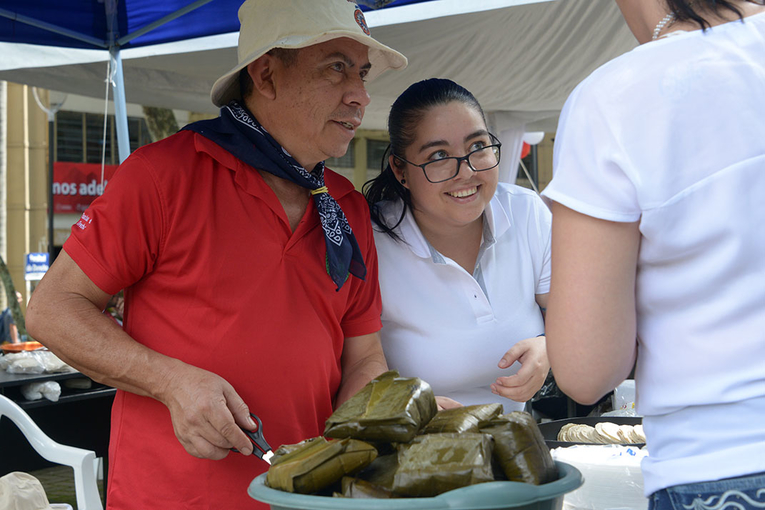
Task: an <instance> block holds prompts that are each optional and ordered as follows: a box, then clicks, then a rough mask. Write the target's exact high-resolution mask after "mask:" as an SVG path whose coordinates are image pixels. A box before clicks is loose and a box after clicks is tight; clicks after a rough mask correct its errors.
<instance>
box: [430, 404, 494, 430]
mask: <svg viewBox="0 0 765 510" xmlns="http://www.w3.org/2000/svg"><path fill="white" fill-rule="evenodd" d="M500 414H502V404H478V405H472V406H465V407H455V408H453V409H444V410H443V411H438V412H437V413H436V415H435V416H434V417H433V419H432V420H430V422H428V424H427V425H425V428H423V429H422V430H421V431H420V433H421V434H436V433H439V432H455V433H457V432H478V429H479V428H480V427H483V426H485V425H486V424H487V422H489V421H490V420H491V419H492V418H496V417H497V416H499V415H500Z"/></svg>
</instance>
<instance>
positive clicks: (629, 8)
mask: <svg viewBox="0 0 765 510" xmlns="http://www.w3.org/2000/svg"><path fill="white" fill-rule="evenodd" d="M617 4H618V6H619V8H620V9H621V11H622V14H623V15H624V18H625V20H626V21H627V24H628V25H629V27H630V29H631V30H632V32H633V34H634V35H635V37H636V38H637V39H638V41H639V42H640V43H641V45H640V46H638V47H637V48H635V49H634V50H633V51H631V52H629V53H627V54H625V55H622V56H620V57H618V58H616V59H614V60H613V61H611V62H609V63H607V64H606V65H604V66H602V67H601V68H600V69H598V70H596V71H595V72H594V73H593V74H592V75H590V76H589V77H588V78H587V79H585V80H584V81H583V82H582V83H581V84H580V85H579V86H578V87H577V88H576V89H575V90H574V91H573V92H572V94H571V95H570V97H569V99H568V101H567V103H566V105H565V107H564V109H563V111H562V114H561V118H560V124H559V129H558V132H557V137H556V140H555V155H554V174H553V175H554V177H553V180H552V183H551V184H550V185H549V186H548V187H547V189H546V190H545V191H544V193H543V194H544V195H546V196H547V197H548V198H550V199H552V200H553V201H554V204H553V247H554V250H553V251H554V254H553V272H552V274H553V277H552V284H551V293H550V306H549V312H548V322H547V333H548V349H549V353H550V361H551V363H552V367H553V371H554V372H555V376H556V381H557V382H558V384H559V386H560V388H561V389H562V390H563V391H564V392H565V393H566V394H568V395H570V396H571V397H572V398H574V399H576V400H578V401H580V402H583V403H590V402H594V401H596V400H597V399H598V398H599V397H600V396H601V395H603V394H605V393H606V392H608V391H610V390H611V389H613V388H614V387H615V386H617V385H618V384H619V383H620V382H621V381H622V380H623V379H624V378H625V377H627V375H628V374H629V373H630V371H631V370H632V368H633V364H634V363H635V360H636V359H637V366H636V368H635V381H636V386H637V411H638V412H639V413H640V414H641V415H643V424H644V429H645V434H646V439H647V446H648V451H649V452H650V453H649V456H648V457H647V458H646V459H645V460H644V461H643V464H642V469H643V477H644V488H645V493H646V495H647V496H649V497H650V508H653V509H656V510H665V509H677V510H681V509H698V510H702V509H711V508H717V509H722V508H738V509H753V508H765V434H763V430H764V429H763V425H762V420H763V417H764V416H765V349H763V346H764V345H765V285H762V283H761V281H762V275H763V274H765V202H763V199H762V197H764V196H765V137H763V132H765V6H763V4H762V2H759V1H744V0H728V1H723V0H716V1H714V0H695V1H690V0H666V1H664V0H661V1H660V0H650V1H649V0H644V1H642V2H636V1H634V0H617Z"/></svg>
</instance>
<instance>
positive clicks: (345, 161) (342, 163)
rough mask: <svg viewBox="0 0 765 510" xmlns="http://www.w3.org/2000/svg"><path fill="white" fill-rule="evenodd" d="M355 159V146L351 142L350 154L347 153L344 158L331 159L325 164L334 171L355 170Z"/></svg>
mask: <svg viewBox="0 0 765 510" xmlns="http://www.w3.org/2000/svg"><path fill="white" fill-rule="evenodd" d="M355 159H356V150H355V144H354V143H353V142H351V143H349V144H348V152H346V153H345V155H344V156H340V157H339V158H329V159H327V160H326V161H325V164H326V165H327V167H329V168H331V169H332V170H337V169H338V168H353V166H354V164H353V162H354V160H355Z"/></svg>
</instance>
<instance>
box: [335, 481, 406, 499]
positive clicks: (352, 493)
mask: <svg viewBox="0 0 765 510" xmlns="http://www.w3.org/2000/svg"><path fill="white" fill-rule="evenodd" d="M340 483H341V486H342V488H343V492H342V497H344V498H353V499H390V498H392V497H393V493H392V492H391V491H390V490H389V489H386V488H384V487H380V486H379V485H375V484H373V483H370V482H367V481H366V480H361V479H360V478H353V477H350V476H344V477H343V479H342V480H341V482H340Z"/></svg>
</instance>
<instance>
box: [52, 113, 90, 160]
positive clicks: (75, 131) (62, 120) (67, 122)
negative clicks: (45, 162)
mask: <svg viewBox="0 0 765 510" xmlns="http://www.w3.org/2000/svg"><path fill="white" fill-rule="evenodd" d="M84 116H85V114H84V113H79V112H58V113H57V114H56V161H75V162H82V160H83V152H82V123H83V117H84Z"/></svg>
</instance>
